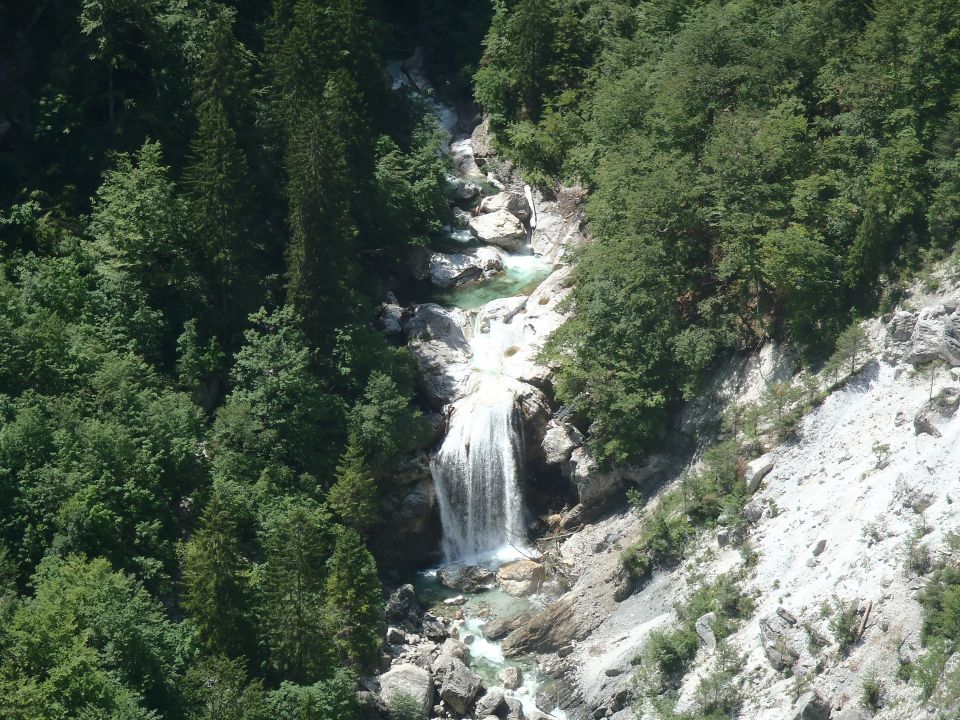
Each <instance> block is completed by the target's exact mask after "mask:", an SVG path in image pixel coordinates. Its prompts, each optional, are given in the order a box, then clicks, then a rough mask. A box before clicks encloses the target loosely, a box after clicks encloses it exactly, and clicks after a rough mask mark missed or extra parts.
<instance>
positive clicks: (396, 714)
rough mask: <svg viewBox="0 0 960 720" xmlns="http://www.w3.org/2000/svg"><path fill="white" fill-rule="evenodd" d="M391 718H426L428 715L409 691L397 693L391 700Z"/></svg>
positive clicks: (404, 719) (411, 719)
mask: <svg viewBox="0 0 960 720" xmlns="http://www.w3.org/2000/svg"><path fill="white" fill-rule="evenodd" d="M389 716H390V720H426V717H427V716H426V715H425V714H424V712H423V710H421V709H420V703H418V702H417V701H416V700H415V699H414V698H413V697H411V696H410V695H408V694H407V693H403V692H401V693H397V694H396V695H394V696H393V698H392V699H391V700H390V711H389Z"/></svg>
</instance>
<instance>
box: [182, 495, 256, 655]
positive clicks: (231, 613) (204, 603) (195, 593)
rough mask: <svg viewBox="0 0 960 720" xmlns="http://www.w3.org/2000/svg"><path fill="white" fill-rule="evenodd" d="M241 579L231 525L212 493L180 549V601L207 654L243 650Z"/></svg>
mask: <svg viewBox="0 0 960 720" xmlns="http://www.w3.org/2000/svg"><path fill="white" fill-rule="evenodd" d="M247 582H248V581H247V575H246V569H245V566H244V561H243V557H242V556H241V554H240V544H239V542H238V541H237V533H236V525H235V524H234V522H233V519H232V518H231V517H230V515H229V514H228V513H227V512H226V511H225V510H224V509H223V508H222V507H221V505H220V502H219V500H218V499H217V497H216V496H214V497H213V498H212V499H211V501H210V503H209V504H208V505H207V507H206V508H205V509H204V512H203V517H202V518H201V522H200V528H199V529H198V530H197V532H196V533H194V535H193V537H192V538H191V539H190V542H188V543H187V544H186V546H185V548H184V551H183V585H184V597H183V606H184V609H185V610H186V611H187V614H188V615H189V616H190V618H191V619H192V620H193V622H194V623H195V624H196V625H197V628H198V630H199V634H200V640H201V642H202V643H203V644H204V646H205V647H206V649H207V650H208V651H209V652H210V653H213V654H216V653H224V654H227V655H238V654H240V653H241V652H243V650H244V644H245V639H246V638H247V637H249V632H248V627H247V601H248V587H247Z"/></svg>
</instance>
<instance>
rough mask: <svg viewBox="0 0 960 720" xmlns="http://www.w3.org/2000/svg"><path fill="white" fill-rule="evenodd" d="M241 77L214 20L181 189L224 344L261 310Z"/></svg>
mask: <svg viewBox="0 0 960 720" xmlns="http://www.w3.org/2000/svg"><path fill="white" fill-rule="evenodd" d="M244 78H245V69H244V66H243V63H242V59H241V58H240V53H239V50H238V48H237V42H236V40H235V39H234V37H233V33H232V31H231V30H230V27H229V25H228V24H227V23H226V21H225V20H222V19H221V20H218V21H217V22H216V23H215V24H214V26H213V29H212V31H211V35H210V44H209V46H208V48H207V50H206V52H205V53H204V57H203V67H202V70H201V73H200V78H199V84H198V88H197V120H198V127H197V133H196V135H195V136H194V139H193V142H192V143H191V146H190V158H189V164H188V166H187V168H186V171H185V173H184V184H185V185H186V188H187V192H188V199H189V204H188V221H189V223H190V230H191V231H192V233H193V235H194V237H195V238H196V239H197V247H198V253H199V257H198V258H197V259H196V261H197V265H198V268H197V269H198V271H199V274H200V277H201V278H203V279H204V280H205V282H206V284H207V286H208V289H207V294H208V300H209V302H210V304H211V305H212V306H213V307H214V308H215V310H214V314H215V316H216V319H217V323H216V324H217V328H218V332H219V335H220V338H221V340H222V341H223V343H224V344H225V345H228V346H229V345H231V344H232V342H231V341H232V340H233V339H234V337H235V335H236V333H237V331H238V330H239V328H240V326H241V324H242V322H243V320H244V318H246V316H247V315H248V314H249V313H250V312H251V311H252V310H253V309H255V308H256V307H257V305H258V304H259V298H258V292H257V280H256V274H255V273H256V268H257V265H258V263H257V260H258V258H259V255H260V251H261V248H260V238H259V237H258V228H257V222H256V220H255V217H256V197H255V193H254V191H253V184H252V179H251V175H250V167H249V164H248V162H247V156H246V154H245V153H244V151H243V149H242V147H241V145H240V142H239V139H238V135H237V130H236V124H238V123H239V122H241V120H240V118H241V117H242V104H243V98H242V95H243V93H244V90H245V79H244Z"/></svg>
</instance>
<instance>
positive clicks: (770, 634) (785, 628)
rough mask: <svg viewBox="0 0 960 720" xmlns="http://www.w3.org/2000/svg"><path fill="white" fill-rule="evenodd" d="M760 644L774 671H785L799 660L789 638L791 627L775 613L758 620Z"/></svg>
mask: <svg viewBox="0 0 960 720" xmlns="http://www.w3.org/2000/svg"><path fill="white" fill-rule="evenodd" d="M760 644H761V645H762V646H763V652H764V654H765V655H766V656H767V660H769V661H770V664H771V665H772V666H773V668H774V669H775V670H779V671H782V670H786V669H787V668H790V667H793V664H794V663H795V662H796V661H797V660H798V659H799V658H800V652H799V650H797V649H796V647H795V644H794V641H793V638H792V637H791V626H790V624H789V623H788V622H787V621H786V620H784V618H783V617H782V616H780V615H779V614H777V613H773V614H772V615H767V616H766V617H764V618H762V619H761V620H760Z"/></svg>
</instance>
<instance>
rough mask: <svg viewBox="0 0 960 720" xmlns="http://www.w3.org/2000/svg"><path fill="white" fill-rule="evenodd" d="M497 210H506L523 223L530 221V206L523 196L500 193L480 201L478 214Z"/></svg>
mask: <svg viewBox="0 0 960 720" xmlns="http://www.w3.org/2000/svg"><path fill="white" fill-rule="evenodd" d="M498 210H506V211H508V212H510V213H511V214H513V215H514V216H516V217H517V218H518V219H519V220H522V221H524V222H526V221H527V220H529V219H530V205H529V204H528V203H527V199H526V198H525V197H524V196H523V195H517V194H515V193H510V192H501V193H497V194H496V195H491V196H490V197H485V198H484V199H483V200H481V201H480V212H482V213H492V212H496V211H498Z"/></svg>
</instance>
